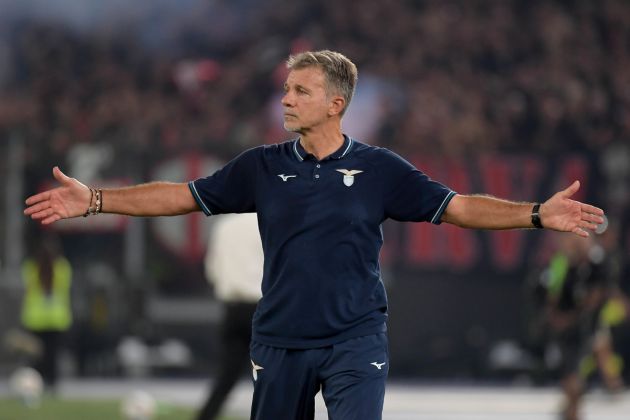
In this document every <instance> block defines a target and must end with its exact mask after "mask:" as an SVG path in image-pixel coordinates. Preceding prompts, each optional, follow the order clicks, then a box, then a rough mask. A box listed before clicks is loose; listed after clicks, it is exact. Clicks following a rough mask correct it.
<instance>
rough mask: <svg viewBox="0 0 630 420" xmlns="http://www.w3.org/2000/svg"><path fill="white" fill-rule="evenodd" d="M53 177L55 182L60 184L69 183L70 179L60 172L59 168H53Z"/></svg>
mask: <svg viewBox="0 0 630 420" xmlns="http://www.w3.org/2000/svg"><path fill="white" fill-rule="evenodd" d="M53 176H54V177H55V179H56V180H57V181H59V182H61V183H62V184H65V183H67V182H69V181H70V178H68V177H67V176H66V174H64V173H63V172H61V169H59V166H55V167H54V168H53Z"/></svg>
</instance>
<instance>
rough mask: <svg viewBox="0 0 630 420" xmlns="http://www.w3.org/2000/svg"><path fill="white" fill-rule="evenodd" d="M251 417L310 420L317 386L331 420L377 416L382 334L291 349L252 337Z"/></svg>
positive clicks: (374, 419)
mask: <svg viewBox="0 0 630 420" xmlns="http://www.w3.org/2000/svg"><path fill="white" fill-rule="evenodd" d="M250 355H251V363H252V376H253V379H254V398H253V402H252V412H251V419H252V420H312V419H313V418H314V416H315V395H316V394H317V393H318V392H319V391H320V390H321V392H322V397H323V398H324V402H325V403H326V408H327V409H328V418H329V419H330V420H381V418H382V413H383V400H384V398H385V381H386V379H387V373H388V371H389V358H388V356H389V354H388V349H387V335H386V334H384V333H382V334H375V335H370V336H365V337H358V338H353V339H350V340H347V341H343V342H341V343H337V344H334V345H332V346H328V347H322V348H316V349H308V350H295V349H284V348H277V347H270V346H266V345H264V344H260V343H257V342H252V344H251V347H250Z"/></svg>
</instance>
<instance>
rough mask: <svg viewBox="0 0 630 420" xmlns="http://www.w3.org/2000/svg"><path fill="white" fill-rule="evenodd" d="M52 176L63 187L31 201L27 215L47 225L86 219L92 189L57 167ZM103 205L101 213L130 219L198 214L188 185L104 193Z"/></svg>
mask: <svg viewBox="0 0 630 420" xmlns="http://www.w3.org/2000/svg"><path fill="white" fill-rule="evenodd" d="M53 176H54V177H55V179H56V180H57V181H58V182H59V184H60V186H59V187H57V188H53V189H51V190H48V191H44V192H41V193H39V194H36V195H33V196H31V197H29V198H28V199H27V200H26V205H27V206H28V207H27V208H26V209H25V210H24V214H25V215H27V216H30V217H31V218H32V219H33V220H39V221H40V222H41V223H42V224H44V225H48V224H51V223H54V222H56V221H57V220H61V219H68V218H71V217H78V216H83V215H84V214H85V212H86V210H87V208H88V207H89V206H90V205H91V204H93V203H94V201H93V200H92V198H93V197H92V193H91V192H90V189H89V188H88V187H87V186H86V185H84V184H82V183H81V182H79V181H78V180H76V179H74V178H69V177H68V176H66V175H65V174H64V173H63V172H61V170H60V169H59V168H58V167H56V166H55V168H53ZM91 200H92V201H91ZM102 202H103V205H102V208H101V212H103V213H116V214H125V215H129V216H175V215H178V214H186V213H190V212H193V211H197V210H199V206H198V205H197V203H196V201H195V199H194V198H193V196H192V194H191V192H190V190H189V189H188V185H187V184H185V183H169V182H152V183H148V184H141V185H136V186H133V187H126V188H117V189H105V190H103V197H102Z"/></svg>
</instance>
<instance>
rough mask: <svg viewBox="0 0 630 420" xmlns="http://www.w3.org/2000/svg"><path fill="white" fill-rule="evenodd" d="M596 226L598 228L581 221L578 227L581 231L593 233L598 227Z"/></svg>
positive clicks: (593, 224)
mask: <svg viewBox="0 0 630 420" xmlns="http://www.w3.org/2000/svg"><path fill="white" fill-rule="evenodd" d="M598 226H599V225H598V224H595V223H590V222H587V221H585V220H582V221H581V222H580V227H581V228H582V229H589V230H593V231H594V230H596V229H597V227H598Z"/></svg>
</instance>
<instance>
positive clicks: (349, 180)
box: [336, 169, 363, 187]
mask: <svg viewBox="0 0 630 420" xmlns="http://www.w3.org/2000/svg"><path fill="white" fill-rule="evenodd" d="M336 171H337V172H341V173H342V174H343V185H345V186H346V187H351V186H352V184H354V176H355V175H357V174H360V173H361V172H363V171H359V170H357V169H350V170H348V169H337V170H336Z"/></svg>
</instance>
